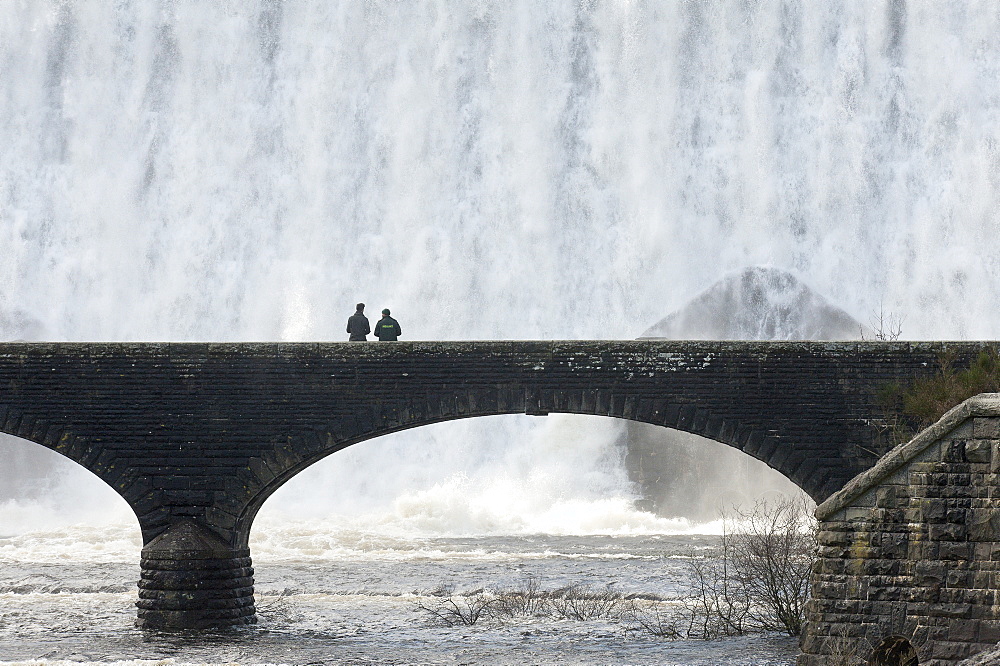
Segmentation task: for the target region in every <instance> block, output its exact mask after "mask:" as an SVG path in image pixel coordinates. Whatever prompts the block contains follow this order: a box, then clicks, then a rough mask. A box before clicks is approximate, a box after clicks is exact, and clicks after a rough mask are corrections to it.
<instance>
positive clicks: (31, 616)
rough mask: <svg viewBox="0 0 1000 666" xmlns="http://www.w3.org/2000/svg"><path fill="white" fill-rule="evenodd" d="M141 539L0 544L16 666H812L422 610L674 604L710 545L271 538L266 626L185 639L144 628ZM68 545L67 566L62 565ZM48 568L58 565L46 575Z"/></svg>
mask: <svg viewBox="0 0 1000 666" xmlns="http://www.w3.org/2000/svg"><path fill="white" fill-rule="evenodd" d="M333 527H336V529H331V528H333ZM133 531H134V530H130V529H127V528H125V527H123V526H118V525H114V526H109V527H106V528H105V529H93V528H76V529H73V530H68V529H67V530H61V531H55V532H49V533H44V534H31V535H27V536H22V537H15V538H8V539H0V563H2V566H3V574H2V578H0V609H2V610H0V654H3V655H4V659H6V660H13V661H15V662H17V661H18V660H40V661H41V663H44V664H57V663H60V661H62V660H72V661H82V662H96V663H102V664H103V663H118V662H125V663H131V661H130V660H137V659H145V660H163V659H168V660H173V661H167V662H165V663H167V664H188V663H196V664H202V663H211V664H219V663H222V664H226V663H238V664H259V663H274V664H332V663H345V664H660V665H663V664H703V665H705V666H710V665H711V666H717V665H718V664H732V665H737V664H739V665H745V666H750V665H755V666H764V665H770V666H779V665H781V666H787V665H790V664H793V663H794V655H795V654H796V653H797V641H796V640H794V639H789V638H787V637H784V638H782V637H754V638H740V639H727V640H717V641H702V640H691V641H668V640H664V639H660V638H655V637H652V636H650V635H649V634H647V633H644V632H643V631H641V629H637V628H635V627H633V626H631V625H630V624H629V623H628V622H627V621H613V620H605V619H584V620H577V619H565V618H558V617H537V618H520V619H515V620H509V621H504V622H498V621H488V620H484V621H480V622H477V623H476V624H475V625H473V626H462V625H459V626H452V627H448V626H444V625H442V624H441V623H440V622H439V621H437V620H435V619H434V618H432V617H431V616H430V615H429V614H428V613H427V612H426V611H423V610H421V609H420V605H423V606H425V607H432V608H433V607H434V606H435V605H436V604H438V603H439V602H440V600H441V598H442V596H441V595H443V594H449V595H458V596H457V597H456V598H458V599H460V600H461V599H462V598H463V597H462V595H468V594H469V593H472V592H475V591H476V590H477V589H479V588H483V587H489V588H496V587H498V586H499V587H501V588H508V589H517V588H519V587H523V585H524V581H526V580H528V579H532V580H534V581H536V583H537V585H538V588H539V589H540V590H555V589H559V588H562V587H565V586H568V585H580V584H585V585H587V586H590V587H591V588H593V589H596V590H601V589H606V587H607V586H608V585H613V586H614V588H615V589H616V590H618V591H620V592H623V593H626V594H639V595H661V596H670V595H671V594H675V593H677V592H678V589H679V586H680V585H683V584H684V583H685V582H686V580H687V578H688V576H689V574H688V572H687V562H688V561H689V558H691V557H704V556H705V555H706V553H709V554H710V553H712V552H714V545H715V539H714V538H713V537H710V536H685V535H662V534H656V535H644V536H594V535H588V536H559V535H552V534H542V535H521V536H509V535H508V536H503V535H501V536H473V537H433V538H432V537H426V538H413V537H409V538H401V537H397V538H390V537H387V536H385V535H379V534H373V533H365V532H363V531H360V530H351V529H346V528H345V527H344V526H343V525H339V526H331V525H324V524H322V523H317V522H308V523H279V524H267V525H264V526H262V527H261V531H262V532H263V533H265V534H266V535H267V536H265V537H262V538H258V539H257V540H256V541H255V542H254V543H253V544H252V547H253V548H254V551H255V553H256V559H255V565H256V571H257V586H256V589H257V603H258V609H259V624H258V625H257V626H256V627H255V628H254V629H251V630H246V631H234V632H229V633H224V634H217V635H207V636H205V635H199V636H183V635H171V634H163V635H159V634H156V633H149V632H142V631H139V630H136V629H132V628H131V626H130V625H131V622H132V620H133V619H134V617H135V608H134V602H135V587H134V585H135V584H134V581H135V580H136V578H137V576H138V566H137V564H136V557H137V556H138V547H139V543H138V541H137V540H136V539H135V535H134V534H133V533H132V532H133ZM46 541H48V542H49V543H45V542H46ZM56 542H58V543H59V544H60V547H61V548H59V549H60V550H62V551H63V553H64V554H65V555H66V556H65V557H52V556H51V555H52V551H53V550H55V547H54V544H55V543H56ZM74 549H77V550H75V551H74ZM37 550H40V551H41V553H38V552H37ZM73 553H75V555H74V554H73ZM39 554H41V555H42V556H43V557H45V558H46V559H47V561H37V560H36V559H32V555H35V556H36V557H37V556H38V555H39ZM709 556H710V555H709ZM66 560H71V561H66ZM32 663H34V662H32ZM0 664H6V662H4V661H0Z"/></svg>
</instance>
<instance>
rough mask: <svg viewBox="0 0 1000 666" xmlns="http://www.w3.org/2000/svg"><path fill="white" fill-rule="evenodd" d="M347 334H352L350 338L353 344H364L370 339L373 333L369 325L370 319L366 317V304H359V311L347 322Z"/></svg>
mask: <svg viewBox="0 0 1000 666" xmlns="http://www.w3.org/2000/svg"><path fill="white" fill-rule="evenodd" d="M347 332H348V333H350V334H351V337H350V338H348V340H350V341H351V342H364V341H366V340H367V339H368V337H367V336H368V334H369V333H371V332H372V329H371V326H370V325H369V324H368V317H366V316H365V304H364V303H358V311H357V312H355V313H354V314H353V315H351V317H350V319H348V320H347Z"/></svg>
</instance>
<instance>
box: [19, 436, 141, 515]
mask: <svg viewBox="0 0 1000 666" xmlns="http://www.w3.org/2000/svg"><path fill="white" fill-rule="evenodd" d="M0 458H3V460H4V461H5V464H4V467H3V469H2V470H0V505H4V504H6V503H11V504H10V505H9V506H8V508H10V509H12V510H13V509H14V508H15V507H16V510H15V511H14V517H10V516H8V518H7V519H6V520H5V521H4V525H5V529H6V533H7V534H15V533H22V532H32V531H37V530H39V529H47V528H49V527H53V528H58V527H62V526H65V525H69V524H75V523H95V522H97V523H98V524H104V523H106V522H107V521H109V520H110V521H112V522H114V523H119V522H121V521H122V520H123V519H127V520H128V521H129V523H130V524H132V525H134V527H135V529H136V531H137V532H138V528H139V523H138V518H137V516H136V515H135V512H134V510H133V509H132V507H131V505H130V504H129V503H128V500H127V499H126V498H124V497H122V496H121V494H120V493H119V492H118V491H117V489H115V488H113V487H112V486H110V485H109V484H108V483H107V481H106V480H105V479H102V478H101V477H100V476H98V475H96V474H94V473H93V472H92V471H91V470H90V469H88V468H87V467H86V466H84V465H82V464H80V463H79V461H76V460H73V459H71V458H69V457H68V456H65V455H63V454H61V453H60V452H59V451H56V450H53V449H50V448H49V447H46V446H43V445H40V444H38V443H37V442H34V441H31V440H28V439H25V438H23V437H18V436H15V435H11V434H9V433H5V432H0ZM22 525H23V527H22Z"/></svg>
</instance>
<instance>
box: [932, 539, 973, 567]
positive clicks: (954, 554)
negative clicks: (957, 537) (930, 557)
mask: <svg viewBox="0 0 1000 666" xmlns="http://www.w3.org/2000/svg"><path fill="white" fill-rule="evenodd" d="M973 553H974V545H973V544H971V543H961V542H958V543H956V542H947V541H943V542H940V543H939V544H938V557H939V558H940V559H942V560H950V561H963V562H965V561H969V560H971V559H972V555H973Z"/></svg>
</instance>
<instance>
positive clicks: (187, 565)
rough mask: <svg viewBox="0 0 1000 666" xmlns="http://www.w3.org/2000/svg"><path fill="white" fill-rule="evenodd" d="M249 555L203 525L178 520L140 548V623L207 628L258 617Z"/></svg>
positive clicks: (137, 603) (169, 626) (146, 625)
mask: <svg viewBox="0 0 1000 666" xmlns="http://www.w3.org/2000/svg"><path fill="white" fill-rule="evenodd" d="M248 554H249V551H247V550H246V549H234V548H231V547H229V546H228V545H227V544H226V543H225V542H224V541H223V540H222V539H221V538H220V537H219V535H218V534H217V533H215V532H214V531H213V530H211V529H209V528H207V527H205V526H204V525H201V524H199V523H197V522H195V521H193V520H191V519H189V518H185V519H181V520H178V521H177V522H175V523H174V524H173V525H172V526H171V527H170V528H169V529H168V530H167V531H166V532H164V533H163V534H161V535H160V536H158V537H157V538H155V539H153V540H152V541H151V542H150V543H148V544H147V545H146V546H145V547H144V548H143V549H142V560H141V579H140V580H139V600H138V601H137V602H136V607H137V608H138V619H137V621H136V624H137V625H138V626H139V627H142V628H155V629H205V628H210V627H228V626H233V625H241V624H249V623H252V622H254V621H255V619H254V614H255V612H256V611H255V609H254V599H253V568H252V567H250V564H251V562H250V558H249V556H248Z"/></svg>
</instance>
